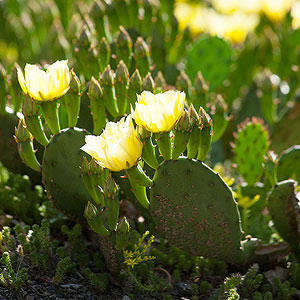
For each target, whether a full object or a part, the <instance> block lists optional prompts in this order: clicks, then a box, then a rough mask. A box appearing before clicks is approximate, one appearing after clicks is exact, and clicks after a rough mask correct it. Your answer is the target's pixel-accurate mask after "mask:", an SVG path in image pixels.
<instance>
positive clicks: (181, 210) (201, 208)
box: [150, 157, 242, 263]
mask: <svg viewBox="0 0 300 300" xmlns="http://www.w3.org/2000/svg"><path fill="white" fill-rule="evenodd" d="M153 182H154V183H153V186H152V188H151V201H150V209H151V213H152V216H153V219H154V222H155V224H156V230H157V232H158V233H159V234H160V235H162V236H163V237H165V238H166V239H167V240H169V242H170V243H171V244H173V245H175V246H177V247H178V248H181V249H183V250H185V251H187V252H189V253H191V254H193V255H202V256H205V257H212V258H216V259H223V260H227V261H228V262H230V263H237V262H238V261H239V260H240V258H241V250H240V240H241V237H242V232H241V227H240V218H239V212H238V209H237V204H236V202H235V200H234V198H233V195H232V192H231V190H230V188H229V187H228V186H227V184H226V183H225V182H224V181H223V179H222V178H221V177H220V176H219V174H217V173H216V172H214V171H213V170H212V169H210V168H209V167H208V166H206V165H205V164H204V163H202V162H200V161H196V160H190V159H187V158H185V157H180V158H179V159H178V160H169V161H164V162H163V163H162V164H161V165H160V167H159V168H158V169H157V171H156V173H155V175H154V178H153Z"/></svg>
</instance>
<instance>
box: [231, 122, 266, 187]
mask: <svg viewBox="0 0 300 300" xmlns="http://www.w3.org/2000/svg"><path fill="white" fill-rule="evenodd" d="M234 136H235V143H234V144H232V147H233V149H234V153H235V161H236V163H237V166H238V170H239V172H240V173H241V175H242V176H243V178H244V180H245V181H246V182H247V183H248V184H249V185H254V184H255V183H256V182H258V181H259V180H260V178H261V176H262V175H263V172H264V170H263V165H262V163H263V162H264V156H265V155H266V154H267V151H268V148H269V137H268V131H267V130H266V128H265V127H264V125H263V121H262V120H260V119H257V118H252V119H251V121H249V119H246V120H245V121H244V122H243V123H241V124H240V125H238V132H236V133H235V134H234Z"/></svg>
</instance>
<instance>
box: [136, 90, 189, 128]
mask: <svg viewBox="0 0 300 300" xmlns="http://www.w3.org/2000/svg"><path fill="white" fill-rule="evenodd" d="M137 97H138V102H136V105H135V111H133V113H132V114H133V117H134V120H135V122H136V124H137V125H139V126H142V127H144V128H145V129H147V130H148V131H150V132H153V133H158V132H167V131H170V130H171V129H172V128H173V127H174V126H175V125H176V123H177V122H178V120H179V119H180V118H181V115H182V113H183V107H184V101H185V93H184V92H178V91H167V92H164V93H160V94H156V95H154V94H152V93H151V92H147V91H144V92H142V94H141V95H137Z"/></svg>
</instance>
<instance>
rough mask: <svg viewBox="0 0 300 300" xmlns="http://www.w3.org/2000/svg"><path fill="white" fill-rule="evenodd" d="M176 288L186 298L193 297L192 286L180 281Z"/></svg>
mask: <svg viewBox="0 0 300 300" xmlns="http://www.w3.org/2000/svg"><path fill="white" fill-rule="evenodd" d="M175 286H176V287H177V288H178V290H179V293H180V294H182V295H184V296H193V288H192V285H191V284H189V283H185V282H182V281H179V282H177V283H176V284H175Z"/></svg>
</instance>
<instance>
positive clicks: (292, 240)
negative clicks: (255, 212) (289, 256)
mask: <svg viewBox="0 0 300 300" xmlns="http://www.w3.org/2000/svg"><path fill="white" fill-rule="evenodd" d="M296 186H297V183H296V182H295V181H294V180H285V181H282V182H280V183H278V184H277V185H276V186H275V187H273V189H272V191H271V192H270V194H269V197H268V210H269V213H270V215H271V217H272V220H273V222H274V225H275V228H276V229H277V231H278V232H279V233H280V235H281V236H282V237H283V238H284V240H285V241H287V242H288V243H289V244H290V245H291V246H292V247H293V248H294V249H296V250H297V251H299V242H300V231H299V229H300V205H299V200H298V199H297V197H296V194H295V189H296Z"/></svg>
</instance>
